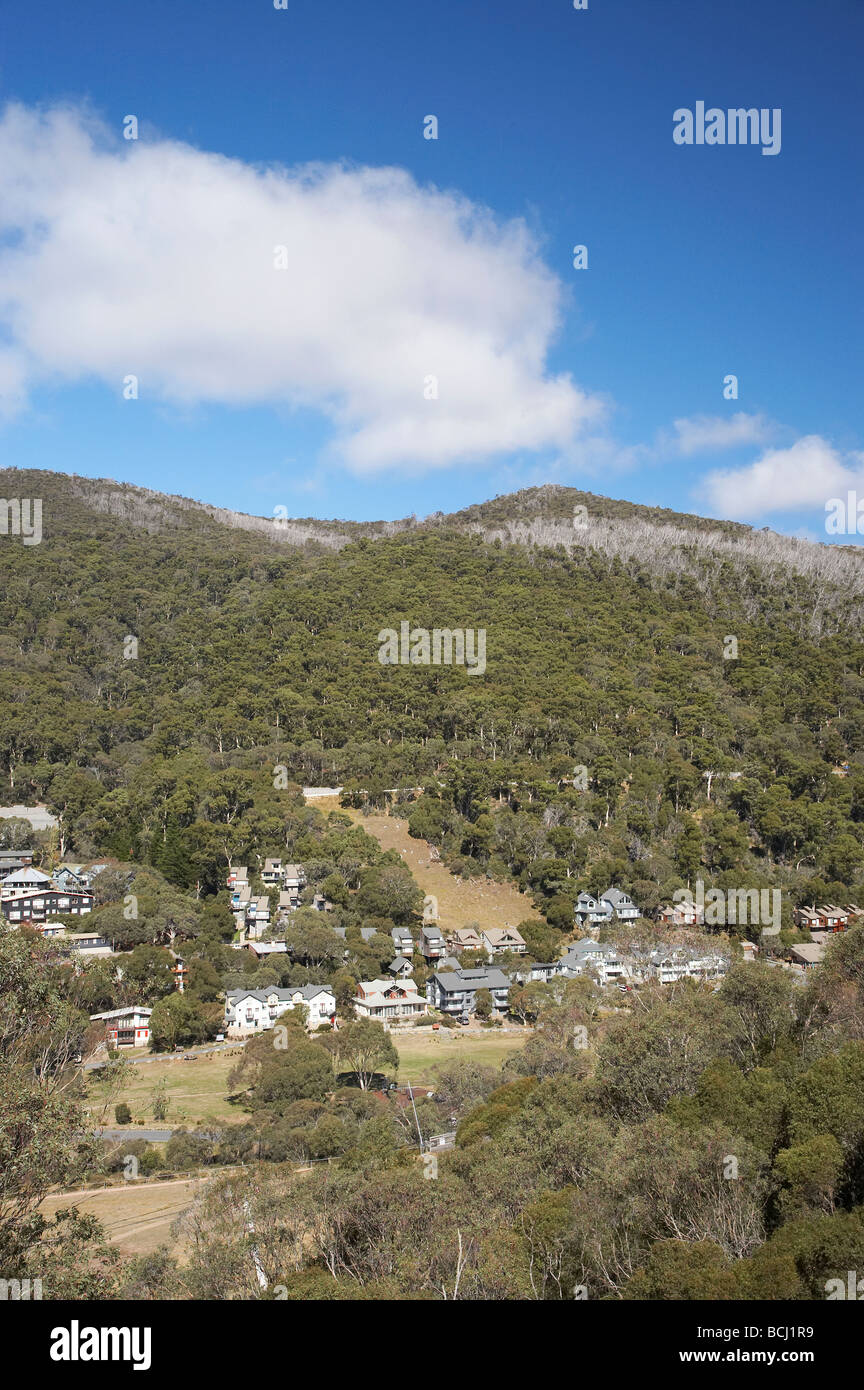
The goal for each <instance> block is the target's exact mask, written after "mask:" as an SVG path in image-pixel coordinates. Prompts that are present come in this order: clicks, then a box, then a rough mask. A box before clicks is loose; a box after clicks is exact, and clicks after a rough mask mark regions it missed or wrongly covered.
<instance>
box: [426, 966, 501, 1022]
mask: <svg viewBox="0 0 864 1390" xmlns="http://www.w3.org/2000/svg"><path fill="white" fill-rule="evenodd" d="M478 989H488V991H489V993H490V994H491V995H492V1002H493V1004H494V1006H495V1008H496V1009H498V1011H499V1012H503V1011H504V1010H505V1009H506V1008H507V998H508V995H509V993H510V979H509V977H508V976H507V975H505V974H504V971H503V970H493V969H488V970H482V969H478V970H452V971H446V970H436V971H435V973H434V974H433V975H431V976H430V977H429V980H428V981H427V984H426V998H427V999H428V1001H429V1003H430V1004H431V1005H432V1007H433V1008H435V1009H438V1010H439V1012H440V1013H445V1014H457V1015H458V1014H462V1013H473V1011H474V1003H475V998H476V995H477V991H478Z"/></svg>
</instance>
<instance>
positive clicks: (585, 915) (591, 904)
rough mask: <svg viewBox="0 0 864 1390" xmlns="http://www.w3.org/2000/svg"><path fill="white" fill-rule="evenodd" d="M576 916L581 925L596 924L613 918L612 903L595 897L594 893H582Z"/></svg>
mask: <svg viewBox="0 0 864 1390" xmlns="http://www.w3.org/2000/svg"><path fill="white" fill-rule="evenodd" d="M574 916H575V918H576V921H577V922H578V923H579V925H580V926H582V927H585V926H596V925H599V924H600V923H603V922H611V920H612V904H611V903H608V902H604V901H603V900H602V899H600V898H595V897H594V894H593V893H580V894H579V896H578V898H577V899H576V907H575V909H574Z"/></svg>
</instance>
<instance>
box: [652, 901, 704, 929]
mask: <svg viewBox="0 0 864 1390" xmlns="http://www.w3.org/2000/svg"><path fill="white" fill-rule="evenodd" d="M704 920H705V909H704V907H703V906H702V904H701V903H696V902H692V903H687V902H682V903H672V904H671V905H670V906H666V907H661V908H659V909H658V912H657V921H658V922H662V923H663V924H664V926H667V927H701V926H702V923H703V922H704Z"/></svg>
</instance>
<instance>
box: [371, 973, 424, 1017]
mask: <svg viewBox="0 0 864 1390" xmlns="http://www.w3.org/2000/svg"><path fill="white" fill-rule="evenodd" d="M354 1011H355V1013H356V1014H357V1016H358V1018H374V1019H378V1020H379V1021H380V1022H382V1023H385V1022H388V1021H391V1020H395V1019H400V1018H416V1017H417V1016H418V1014H425V1012H426V1000H425V999H423V998H422V996H421V995H420V994H419V993H418V991H417V985H416V983H415V982H414V980H361V981H360V983H359V984H358V986H357V994H356V996H355V999H354Z"/></svg>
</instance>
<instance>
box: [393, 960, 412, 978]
mask: <svg viewBox="0 0 864 1390" xmlns="http://www.w3.org/2000/svg"><path fill="white" fill-rule="evenodd" d="M387 970H388V972H389V974H391V975H396V976H401V975H411V974H412V973H413V970H414V966H413V965H412V964H411V962H410V960H408V959H407V958H406V957H405V956H397V957H396V959H395V960H391V962H390V964H389V965H388V966H387Z"/></svg>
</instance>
